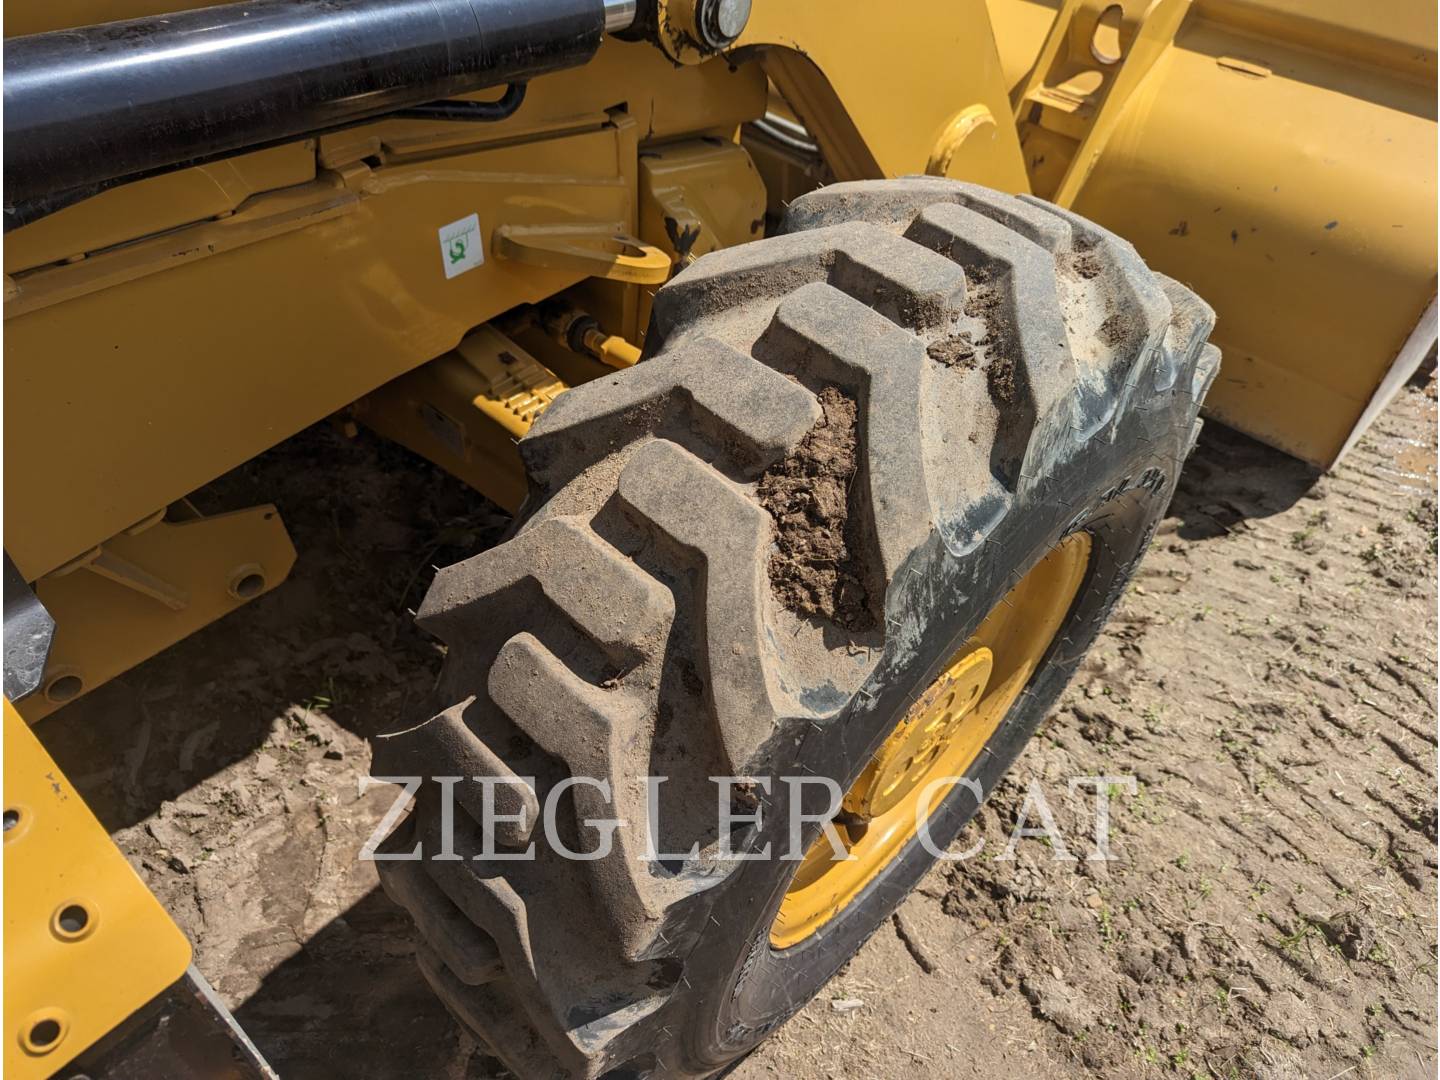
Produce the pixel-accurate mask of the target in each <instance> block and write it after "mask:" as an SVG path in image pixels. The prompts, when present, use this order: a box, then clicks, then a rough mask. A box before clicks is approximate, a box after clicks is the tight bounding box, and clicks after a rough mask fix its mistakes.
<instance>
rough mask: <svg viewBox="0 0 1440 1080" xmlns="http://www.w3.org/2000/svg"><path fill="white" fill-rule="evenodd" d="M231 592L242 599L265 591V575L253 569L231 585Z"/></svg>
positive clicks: (247, 598)
mask: <svg viewBox="0 0 1440 1080" xmlns="http://www.w3.org/2000/svg"><path fill="white" fill-rule="evenodd" d="M230 590H231V592H233V593H234V594H235V595H236V596H238V597H239V598H240V599H241V600H249V599H250V598H251V597H255V596H259V595H260V594H261V593H262V592H264V591H265V575H264V574H258V573H255V572H254V571H251V572H250V573H248V574H244V575H242V576H241V577H240V578H238V579H237V580H236V582H235V584H234V585H232V586H231V587H230Z"/></svg>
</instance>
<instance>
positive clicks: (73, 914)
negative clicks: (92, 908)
mask: <svg viewBox="0 0 1440 1080" xmlns="http://www.w3.org/2000/svg"><path fill="white" fill-rule="evenodd" d="M55 922H56V923H57V924H58V925H59V927H60V929H61V930H63V931H65V933H67V934H78V933H80V932H81V931H82V930H84V929H85V927H87V926H89V925H90V912H88V911H86V910H85V908H84V907H82V906H81V905H80V904H67V905H66V906H65V907H63V908H61V909H60V914H59V915H57V916H56V917H55Z"/></svg>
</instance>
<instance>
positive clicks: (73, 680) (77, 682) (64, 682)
mask: <svg viewBox="0 0 1440 1080" xmlns="http://www.w3.org/2000/svg"><path fill="white" fill-rule="evenodd" d="M83 689H85V683H84V682H83V681H82V680H81V678H80V676H79V675H57V676H56V677H55V678H53V679H51V680H50V682H49V683H48V684H47V685H46V687H45V696H46V697H47V698H49V699H50V700H51V701H53V702H56V703H57V704H58V703H60V702H63V701H70V700H72V699H74V698H77V697H79V696H80V691H81V690H83Z"/></svg>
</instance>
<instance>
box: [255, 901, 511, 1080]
mask: <svg viewBox="0 0 1440 1080" xmlns="http://www.w3.org/2000/svg"><path fill="white" fill-rule="evenodd" d="M410 940H411V926H410V919H409V916H407V915H406V914H405V912H404V911H403V910H402V909H400V908H399V907H397V906H396V905H395V904H394V903H392V902H391V901H390V899H389V898H388V897H387V896H386V895H385V894H384V892H383V891H381V890H380V889H379V888H376V889H374V890H372V891H371V892H369V893H367V894H366V895H365V896H364V897H362V898H361V899H360V900H359V901H357V902H356V903H355V904H354V905H353V906H352V907H350V908H349V909H348V910H347V911H345V913H344V914H343V915H339V916H337V917H336V918H334V919H332V920H331V921H330V922H329V923H328V924H327V925H326V926H325V927H324V928H323V929H322V930H321V931H320V932H319V933H318V934H316V935H315V936H314V937H312V938H311V939H310V940H309V941H307V942H306V943H305V946H304V948H302V949H301V950H300V951H299V952H298V953H296V954H295V955H294V956H293V957H291V958H290V959H289V960H286V961H285V962H284V963H282V964H280V966H278V967H277V968H275V969H274V970H273V971H271V972H270V973H269V974H268V975H267V976H266V977H265V979H264V982H263V983H262V984H261V986H260V989H259V990H258V991H256V992H255V993H254V994H252V995H251V996H250V997H249V998H248V999H247V1000H246V1001H245V1002H244V1004H242V1005H241V1006H240V1007H239V1008H238V1009H236V1010H235V1017H236V1019H237V1020H239V1022H240V1024H241V1026H242V1027H244V1029H245V1031H246V1032H247V1033H248V1034H249V1035H250V1037H251V1038H252V1039H253V1040H254V1041H255V1044H256V1045H257V1046H258V1047H259V1048H260V1051H261V1053H263V1054H264V1055H265V1057H266V1058H267V1060H268V1061H269V1062H270V1064H271V1066H272V1067H274V1069H275V1070H276V1071H277V1072H279V1074H280V1075H281V1076H283V1077H285V1078H286V1080H309V1078H314V1080H322V1078H323V1080H330V1078H332V1077H337V1076H343V1077H346V1078H347V1080H370V1078H374V1080H393V1078H394V1077H397V1076H417V1077H426V1076H437V1077H438V1076H444V1077H451V1078H455V1080H459V1078H462V1077H463V1078H464V1080H501V1078H509V1077H511V1073H510V1072H509V1071H508V1070H506V1069H505V1068H504V1066H502V1065H501V1064H500V1063H499V1062H498V1061H495V1060H494V1059H493V1058H490V1057H489V1056H488V1055H486V1054H485V1053H484V1052H483V1051H481V1050H477V1049H476V1048H475V1044H474V1042H473V1041H472V1040H470V1039H469V1038H468V1037H467V1036H466V1035H464V1034H463V1032H462V1031H461V1029H460V1027H459V1026H458V1025H457V1024H456V1023H455V1021H454V1020H452V1019H451V1017H450V1014H449V1013H448V1012H446V1011H445V1007H444V1006H443V1005H442V1004H440V1000H439V998H437V997H436V996H435V994H434V993H433V992H432V991H431V989H430V987H429V985H428V984H427V983H426V982H425V978H424V976H422V975H421V974H420V969H419V968H418V967H417V966H416V964H415V959H414V950H413V948H412V947H411V945H410Z"/></svg>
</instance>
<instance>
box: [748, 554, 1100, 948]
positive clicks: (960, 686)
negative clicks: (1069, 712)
mask: <svg viewBox="0 0 1440 1080" xmlns="http://www.w3.org/2000/svg"><path fill="white" fill-rule="evenodd" d="M1090 545H1091V541H1090V537H1089V535H1088V534H1086V533H1074V534H1072V535H1070V536H1067V537H1066V538H1065V539H1064V540H1062V541H1061V542H1060V543H1059V544H1058V545H1056V547H1055V548H1054V549H1053V550H1052V551H1051V552H1050V553H1049V554H1048V555H1046V556H1045V558H1043V559H1041V560H1040V562H1038V563H1037V564H1036V565H1035V566H1034V568H1032V569H1031V570H1030V572H1029V573H1028V574H1026V575H1025V577H1024V578H1022V579H1021V581H1020V583H1019V584H1018V585H1016V586H1015V587H1014V588H1013V589H1011V590H1010V592H1009V593H1008V594H1007V595H1006V596H1005V597H1004V599H1002V600H1001V601H1000V603H999V604H997V605H996V606H995V607H994V608H993V609H992V610H991V611H990V613H989V614H988V615H987V616H986V617H985V620H984V621H983V622H982V623H981V624H980V628H979V629H978V630H976V632H975V633H974V635H973V636H971V638H970V639H969V640H968V641H966V642H965V643H964V644H963V645H962V646H961V647H960V648H959V649H958V650H956V652H955V653H954V654H953V655H952V656H951V657H950V659H949V661H947V663H946V664H945V667H944V668H943V669H942V670H941V672H940V674H939V675H938V676H937V677H936V678H935V680H934V681H933V682H931V683H930V685H929V686H927V687H926V688H925V690H924V691H923V692H922V693H921V694H920V696H919V697H917V698H916V699H915V702H914V704H913V705H911V706H910V708H909V709H907V710H906V711H905V715H904V716H903V717H901V718H900V722H899V723H898V724H896V725H895V727H894V729H893V730H892V731H891V732H890V734H889V735H888V736H886V739H885V741H884V743H882V744H881V746H880V749H879V750H878V751H876V753H875V756H874V757H872V758H871V759H870V761H869V763H868V764H867V765H866V766H865V768H864V770H863V771H862V772H861V773H860V776H859V777H858V778H857V779H856V781H855V783H854V784H853V785H852V786H851V788H850V790H849V791H848V792H846V794H845V797H844V799H843V800H842V802H841V804H840V805H841V811H840V813H839V814H838V815H837V816H836V818H835V819H834V821H833V822H832V823H831V824H832V826H833V828H834V831H835V835H836V836H837V837H838V839H839V841H840V843H841V844H842V845H843V847H844V855H843V856H842V855H839V854H838V853H837V852H836V851H835V850H834V849H833V848H832V846H831V843H830V840H829V838H828V837H827V836H826V835H825V834H824V833H822V834H821V835H820V836H819V837H818V838H817V839H816V841H815V843H814V844H813V845H811V847H810V849H809V850H808V851H807V852H806V853H805V857H804V859H803V860H802V861H801V862H800V865H799V867H798V868H797V869H796V871H795V876H794V877H793V878H792V879H791V882H790V885H789V887H788V888H787V890H786V893H785V897H784V899H783V900H782V901H781V904H780V910H779V912H778V913H777V914H776V917H775V922H774V924H773V925H772V926H771V928H770V944H771V945H772V946H773V947H775V948H777V949H785V948H789V947H791V946H793V945H797V944H799V943H800V942H802V941H804V940H805V939H806V938H808V937H810V936H811V935H812V934H814V933H815V932H816V931H817V930H819V929H820V928H821V927H823V926H824V925H825V924H826V923H828V922H829V921H830V920H831V919H833V918H835V916H837V915H838V914H839V913H840V912H841V911H842V910H844V909H845V908H846V907H847V906H848V905H849V904H850V903H851V902H852V901H853V900H854V899H855V898H856V897H857V896H859V895H860V893H861V892H862V891H863V890H864V889H865V886H867V885H868V884H870V882H871V881H873V880H874V879H875V878H876V877H877V876H879V875H880V873H881V872H882V871H884V869H885V868H886V867H887V866H888V865H889V864H890V863H891V862H892V861H893V860H894V859H895V858H896V856H898V855H899V854H900V852H902V851H904V850H905V849H906V848H907V847H908V846H909V843H910V841H911V840H912V839H914V837H915V835H916V832H917V831H918V829H919V828H920V826H921V824H922V823H923V822H926V821H927V820H928V819H929V818H930V816H931V815H932V814H934V813H935V811H936V810H937V809H938V808H939V806H940V804H941V803H942V802H944V800H945V797H946V795H948V794H949V792H950V789H951V787H952V786H953V784H954V782H955V779H956V778H958V777H962V776H964V775H966V774H967V773H968V772H969V770H970V768H971V766H973V765H974V763H975V761H976V760H977V759H978V758H979V756H980V754H981V753H982V751H984V749H985V745H986V744H987V743H988V742H989V741H990V737H991V736H992V735H994V734H995V732H996V730H997V729H998V728H999V727H1000V724H1001V722H1002V721H1003V720H1004V719H1005V716H1006V714H1007V713H1008V712H1009V710H1010V706H1011V705H1012V704H1013V703H1014V701H1015V699H1016V698H1017V697H1019V695H1020V692H1021V691H1022V690H1024V689H1025V687H1026V685H1027V684H1028V683H1029V682H1030V679H1031V676H1033V675H1034V673H1035V671H1036V669H1037V668H1038V667H1039V666H1040V663H1041V661H1042V660H1043V659H1044V657H1045V654H1046V653H1047V652H1048V651H1049V648H1050V644H1051V642H1052V641H1053V640H1054V638H1055V634H1056V632H1057V631H1058V630H1059V629H1060V626H1061V624H1062V623H1063V622H1064V620H1065V616H1066V615H1067V614H1068V613H1069V611H1070V607H1071V605H1072V604H1073V603H1074V601H1075V597H1076V595H1077V594H1078V593H1079V591H1080V584H1081V582H1082V581H1083V580H1084V577H1085V572H1086V570H1087V569H1088V568H1089V565H1090ZM947 781H948V782H947Z"/></svg>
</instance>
